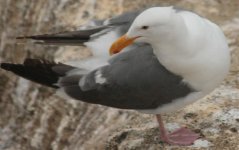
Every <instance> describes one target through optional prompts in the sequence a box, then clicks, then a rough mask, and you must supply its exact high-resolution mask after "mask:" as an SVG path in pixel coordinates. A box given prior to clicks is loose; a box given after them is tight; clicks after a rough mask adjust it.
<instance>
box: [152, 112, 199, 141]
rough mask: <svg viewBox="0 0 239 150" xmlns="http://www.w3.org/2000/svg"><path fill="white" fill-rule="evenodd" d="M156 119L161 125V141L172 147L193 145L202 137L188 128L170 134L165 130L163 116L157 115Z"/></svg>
mask: <svg viewBox="0 0 239 150" xmlns="http://www.w3.org/2000/svg"><path fill="white" fill-rule="evenodd" d="M156 117H157V120H158V123H159V130H160V139H161V140H162V141H163V142H165V143H168V144H171V145H192V144H193V142H194V141H196V140H197V139H198V138H199V137H200V136H199V134H197V133H194V132H193V131H191V130H189V129H187V128H180V129H178V130H176V131H174V132H172V133H170V134H168V133H167V131H166V130H165V128H164V124H163V120H162V118H161V115H156Z"/></svg>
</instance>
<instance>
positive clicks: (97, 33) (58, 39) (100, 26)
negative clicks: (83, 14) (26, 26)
mask: <svg viewBox="0 0 239 150" xmlns="http://www.w3.org/2000/svg"><path fill="white" fill-rule="evenodd" d="M140 12H141V11H134V12H127V13H124V14H122V15H119V16H116V17H113V18H110V19H107V20H92V21H90V22H89V23H87V24H86V25H83V26H81V27H80V28H79V30H76V31H66V32H61V33H54V34H43V35H32V36H21V37H17V39H32V40H35V41H36V42H35V43H37V44H50V45H73V46H78V45H81V46H82V45H84V43H85V42H89V41H92V40H94V39H97V38H100V37H101V36H103V35H105V34H107V33H108V32H110V31H115V32H117V34H118V35H119V36H121V35H123V34H125V33H126V32H127V30H128V29H129V27H130V25H131V24H132V22H133V21H134V19H135V18H136V17H137V16H138V15H139V13H140Z"/></svg>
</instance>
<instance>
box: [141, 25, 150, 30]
mask: <svg viewBox="0 0 239 150" xmlns="http://www.w3.org/2000/svg"><path fill="white" fill-rule="evenodd" d="M148 28H149V26H142V27H141V29H143V30H147V29H148Z"/></svg>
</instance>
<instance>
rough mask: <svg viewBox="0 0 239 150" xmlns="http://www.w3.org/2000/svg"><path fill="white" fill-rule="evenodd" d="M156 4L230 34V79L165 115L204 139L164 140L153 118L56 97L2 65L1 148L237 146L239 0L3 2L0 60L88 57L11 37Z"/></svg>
mask: <svg viewBox="0 0 239 150" xmlns="http://www.w3.org/2000/svg"><path fill="white" fill-rule="evenodd" d="M159 5H160V6H162V5H163V6H166V5H175V6H177V7H179V8H185V9H189V10H192V11H195V12H197V13H198V14H200V15H201V16H205V17H207V18H210V19H211V20H213V21H214V22H216V23H218V24H219V25H220V26H221V27H222V29H223V31H224V32H225V34H226V36H227V38H228V42H229V45H230V50H231V51H232V58H233V59H232V67H231V72H230V74H229V75H228V78H227V79H226V80H225V81H224V82H223V83H222V85H221V86H220V87H219V88H217V89H216V90H215V91H214V92H213V93H212V94H210V95H209V96H207V97H206V98H204V99H202V100H199V101H198V102H196V103H194V104H192V105H190V106H188V107H186V108H185V109H182V110H178V111H177V112H175V113H171V114H167V115H164V118H165V121H166V122H167V123H168V124H167V128H168V129H169V130H172V129H174V128H177V127H178V126H181V125H186V126H188V127H190V128H191V129H193V130H195V131H197V132H199V133H200V134H201V135H202V137H203V138H202V140H199V141H197V142H196V143H195V145H193V146H191V147H176V146H168V145H166V144H162V143H160V142H159V139H158V128H157V123H156V121H155V117H154V116H152V115H144V114H139V113H137V112H135V111H126V110H117V109H113V108H108V107H104V106H98V105H91V104H85V103H82V102H79V101H74V100H69V99H68V100H66V99H61V98H59V97H57V96H56V95H54V91H53V90H51V89H49V88H46V87H42V86H40V85H37V84H34V83H32V82H29V81H26V80H24V79H22V78H18V77H16V76H14V75H13V74H11V73H7V72H5V71H2V70H0V78H1V80H0V94H1V98H0V99H1V103H0V133H1V134H0V149H2V150H16V149H19V150H29V149H31V150H38V149H39V150H41V149H46V150H48V149H54V150H68V149H69V150H78V149H86V150H88V149H150V150H154V149H166V150H167V149H173V150H179V149H180V150H181V149H187V150H191V149H215V150H216V149H239V145H238V139H239V136H238V135H239V134H238V131H239V126H238V120H239V118H237V117H238V115H237V113H238V111H239V90H238V88H239V74H238V71H239V68H238V66H239V59H238V58H239V25H238V24H239V9H238V8H239V2H238V0H200V1H195V0H168V1H165V0H134V1H129V0H128V1H127V0H115V1H110V0H99V1H96V0H87V1H80V0H54V1H53V0H52V1H50V0H42V1H34V0H21V1H16V0H5V1H4V0H2V1H0V14H1V18H0V37H1V38H0V61H8V62H15V63H17V62H22V61H23V60H24V58H26V57H32V58H38V57H40V58H46V59H55V60H58V61H63V62H66V61H68V60H76V59H82V58H85V57H88V56H90V55H91V53H90V52H89V50H87V49H86V48H82V47H70V46H66V47H57V46H42V45H34V44H33V43H31V42H27V43H25V44H24V43H21V41H16V40H15V37H16V36H19V35H31V34H42V33H48V32H50V33H54V32H59V31H64V30H73V29H75V28H77V27H78V26H80V25H81V24H84V23H86V22H87V21H88V20H89V19H103V18H107V17H111V16H114V15H117V14H120V13H122V12H125V11H129V10H132V9H140V8H145V7H149V6H159ZM215 57H216V54H215Z"/></svg>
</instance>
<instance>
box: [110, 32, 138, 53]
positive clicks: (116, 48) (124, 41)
mask: <svg viewBox="0 0 239 150" xmlns="http://www.w3.org/2000/svg"><path fill="white" fill-rule="evenodd" d="M137 38H139V37H133V38H128V37H127V36H126V35H123V36H121V37H120V38H119V39H118V40H116V41H115V42H114V43H113V44H112V45H111V48H110V50H109V52H110V55H113V54H117V53H119V52H120V51H121V50H122V49H124V48H125V47H127V46H129V45H131V44H132V43H133V42H134V40H135V39H137Z"/></svg>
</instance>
